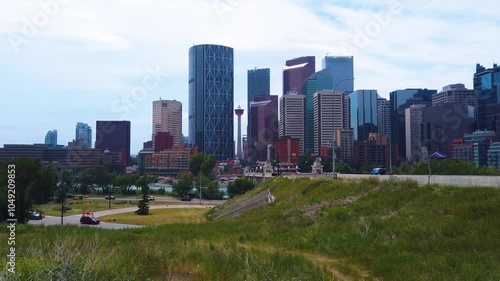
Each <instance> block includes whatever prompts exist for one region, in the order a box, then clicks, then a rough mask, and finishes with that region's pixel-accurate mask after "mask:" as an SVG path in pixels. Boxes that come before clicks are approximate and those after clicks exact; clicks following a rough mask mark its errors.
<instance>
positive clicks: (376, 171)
mask: <svg viewBox="0 0 500 281" xmlns="http://www.w3.org/2000/svg"><path fill="white" fill-rule="evenodd" d="M370 174H372V175H386V174H387V169H386V168H384V167H377V168H375V169H373V171H372V172H371V173H370Z"/></svg>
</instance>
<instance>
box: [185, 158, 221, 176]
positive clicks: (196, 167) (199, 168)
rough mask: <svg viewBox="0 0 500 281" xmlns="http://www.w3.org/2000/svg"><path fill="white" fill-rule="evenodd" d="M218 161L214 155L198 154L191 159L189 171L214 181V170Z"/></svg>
mask: <svg viewBox="0 0 500 281" xmlns="http://www.w3.org/2000/svg"><path fill="white" fill-rule="evenodd" d="M216 164H217V160H216V159H215V156H214V155H213V154H209V155H205V154H203V153H196V154H194V155H193V156H191V158H189V171H191V173H192V174H193V175H194V176H195V177H197V176H198V174H199V173H202V174H203V175H205V176H206V177H207V178H210V179H214V178H215V177H214V173H213V171H214V168H215V165H216Z"/></svg>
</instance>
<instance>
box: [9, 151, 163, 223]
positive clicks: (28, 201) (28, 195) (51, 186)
mask: <svg viewBox="0 0 500 281" xmlns="http://www.w3.org/2000/svg"><path fill="white" fill-rule="evenodd" d="M9 170H10V171H13V172H11V173H9V172H10V171H9ZM9 175H10V176H9ZM9 177H10V178H9ZM155 180H156V178H155V177H141V176H139V175H137V174H123V175H119V174H114V173H112V172H111V171H110V170H109V169H108V168H107V167H104V166H97V167H92V168H87V169H84V170H82V171H80V172H79V173H75V172H74V171H71V170H61V169H58V168H57V166H55V165H53V164H49V165H42V164H41V163H40V161H39V160H34V159H28V158H14V159H13V160H11V161H8V162H3V163H0V221H5V220H6V219H8V218H9V204H10V206H11V207H12V206H15V214H16V218H17V221H18V222H20V223H23V222H26V221H27V217H28V211H30V210H31V209H32V206H33V204H44V203H47V202H49V201H51V200H53V199H57V201H58V202H61V201H64V200H65V199H66V197H67V195H68V194H69V193H80V194H88V193H90V192H91V191H93V192H95V193H102V194H110V193H112V192H114V187H115V186H118V187H119V192H120V193H121V194H127V193H129V192H130V191H131V187H132V186H134V185H135V186H137V187H140V188H141V189H142V194H143V198H147V196H148V195H149V183H151V182H153V181H155ZM9 183H10V186H9ZM8 189H13V190H15V193H14V194H13V193H12V192H10V194H11V195H10V197H9V191H8Z"/></svg>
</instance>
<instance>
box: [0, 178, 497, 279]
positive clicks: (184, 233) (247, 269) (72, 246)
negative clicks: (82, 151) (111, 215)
mask: <svg viewBox="0 0 500 281" xmlns="http://www.w3.org/2000/svg"><path fill="white" fill-rule="evenodd" d="M265 189H270V191H271V193H272V194H273V196H274V197H275V198H276V202H275V203H272V204H270V205H268V206H267V207H265V208H261V209H257V210H253V211H250V212H248V213H245V214H244V215H242V216H240V217H237V218H232V219H223V220H220V221H216V222H206V223H201V224H169V225H162V226H156V227H150V228H143V229H128V230H119V231H116V230H114V231H110V230H100V229H94V228H86V227H85V228H80V227H45V228H40V227H33V226H18V229H17V247H18V248H17V250H18V252H17V257H18V263H17V268H16V270H17V272H18V273H17V277H18V278H19V279H18V280H50V279H52V280H147V278H146V277H149V278H150V280H312V281H316V280H500V267H499V266H498V264H500V227H499V226H500V189H492V188H457V187H438V186H417V184H416V183H414V182H410V181H406V182H384V181H378V179H377V178H370V179H369V180H362V181H347V180H340V179H339V180H336V181H332V180H308V179H297V180H288V179H284V178H274V179H271V180H269V181H267V182H265V183H263V184H261V185H260V186H258V187H257V188H256V190H254V191H252V192H251V193H254V194H255V193H257V192H260V191H262V190H265ZM247 196H248V195H247ZM218 208H224V206H221V207H218ZM217 211H218V210H213V211H211V212H209V214H208V216H209V217H210V216H211V215H212V216H213V214H214V213H215V212H217ZM219 211H220V210H219ZM6 237H7V236H6V233H5V232H4V233H2V234H0V239H1V241H6V240H5V238H6ZM6 250H7V247H6V246H4V247H1V248H0V254H2V255H3V256H5V255H6V254H7V252H6ZM0 279H1V276H0ZM9 280H16V279H12V278H11V279H9Z"/></svg>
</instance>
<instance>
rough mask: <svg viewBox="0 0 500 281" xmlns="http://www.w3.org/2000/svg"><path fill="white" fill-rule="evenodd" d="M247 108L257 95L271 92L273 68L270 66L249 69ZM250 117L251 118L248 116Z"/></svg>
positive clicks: (265, 94) (266, 94)
mask: <svg viewBox="0 0 500 281" xmlns="http://www.w3.org/2000/svg"><path fill="white" fill-rule="evenodd" d="M247 91H248V95H247V110H249V109H250V103H251V102H252V101H253V99H254V98H255V97H259V96H269V95H270V94H271V70H270V69H269V68H254V69H249V70H248V73H247ZM248 119H250V118H248Z"/></svg>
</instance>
